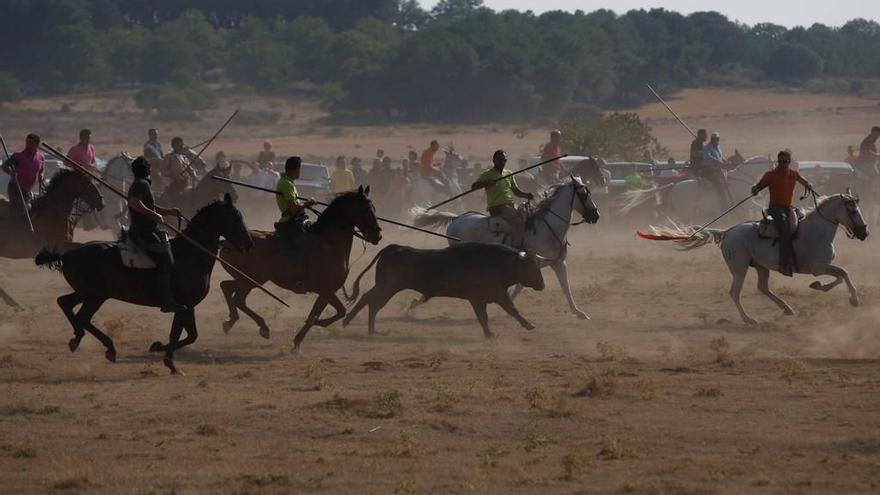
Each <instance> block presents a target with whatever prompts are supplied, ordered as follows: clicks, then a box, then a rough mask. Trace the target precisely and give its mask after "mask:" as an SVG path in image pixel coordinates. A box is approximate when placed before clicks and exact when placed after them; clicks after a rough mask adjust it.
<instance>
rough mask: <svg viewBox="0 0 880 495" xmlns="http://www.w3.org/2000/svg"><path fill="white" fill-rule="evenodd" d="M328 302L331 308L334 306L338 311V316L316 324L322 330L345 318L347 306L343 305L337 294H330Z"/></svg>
mask: <svg viewBox="0 0 880 495" xmlns="http://www.w3.org/2000/svg"><path fill="white" fill-rule="evenodd" d="M327 301H328V302H329V303H330V306H333V309H335V310H336V314H335V315H333V316H331V317H329V318H324V319H322V320H318V321H316V322H315V325H317V326H319V327H322V328H325V327H329V326H330V325H332V324H334V323H336V322H337V321H339V320H341V319H343V318H345V305H344V304H342V301H340V300H339V298H338V297H337V296H336V294H330V295H329V296H327ZM319 316H320V315H319Z"/></svg>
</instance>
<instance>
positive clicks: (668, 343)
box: [0, 91, 880, 494]
mask: <svg viewBox="0 0 880 495" xmlns="http://www.w3.org/2000/svg"><path fill="white" fill-rule="evenodd" d="M780 98H781V99H780V101H782V102H784V104H782V103H781V104H780V105H779V109H778V110H772V111H771V110H767V108H770V107H768V105H770V104H771V102H772V101H776V100H775V99H774V97H773V96H772V95H769V96H768V95H767V94H763V93H755V94H753V95H751V96H749V95H747V94H743V93H736V94H734V95H730V94H726V95H725V94H721V93H719V92H710V93H708V94H707V93H705V92H702V91H692V92H686V93H685V94H683V95H680V97H679V98H677V99H675V100H673V103H674V104H675V105H676V106H677V107H680V108H681V109H682V115H685V116H688V119H689V121H690V122H691V123H692V126H694V127H697V126H703V125H705V126H708V127H710V128H712V129H721V130H722V132H723V133H724V135H725V142H726V143H729V144H728V146H729V147H730V148H731V151H732V147H733V146H734V145H736V146H737V147H740V148H741V150H742V151H743V153H744V154H761V153H766V152H767V151H769V150H771V149H776V148H778V147H780V146H782V145H786V146H792V145H791V144H789V143H797V144H796V146H798V148H796V149H798V150H799V149H804V150H805V153H806V152H807V151H809V153H810V155H809V157H810V158H816V159H822V158H824V159H835V158H842V156H839V155H842V154H843V152H844V150H845V147H846V144H855V143H857V142H858V140H859V139H861V137H862V135H863V134H864V132H865V131H866V129H867V128H868V127H870V125H871V124H877V123H878V121H877V118H878V115H880V112H878V108H877V107H876V102H872V101H866V100H853V99H841V100H840V101H836V102H835V101H830V97H825V96H810V95H783V96H780ZM791 98H794V99H795V100H790V99H791ZM798 98H799V100H798ZM697 99H701V100H704V101H714V102H715V104H713V105H714V106H712V107H711V111H710V110H705V113H701V111H700V110H699V108H701V105H700V104H699V103H697V102H696V100H697ZM737 99H739V101H734V100H737ZM66 101H67V100H65V99H55V100H52V101H47V100H43V101H26V102H23V103H22V104H20V105H18V106H17V107H15V108H10V107H7V108H6V110H7V111H6V112H4V113H3V114H2V117H0V128H2V129H3V132H4V135H5V137H6V138H7V140H10V141H12V140H13V139H14V137H15V139H17V137H16V136H18V135H19V134H22V133H23V132H24V131H25V130H29V129H45V131H41V132H42V133H43V134H44V135H45V136H46V137H47V140H49V142H53V143H64V144H65V145H66V144H67V143H69V142H70V140H71V139H72V136H73V135H74V134H75V130H76V129H77V128H79V127H82V126H86V125H88V126H91V127H92V128H93V129H95V133H96V135H95V140H96V142H97V144H98V146H99V150H100V149H105V150H106V149H121V148H124V147H128V148H129V149H135V147H139V145H140V142H141V139H140V138H139V136H140V133H142V132H143V131H144V128H145V127H148V126H150V125H152V124H144V123H143V122H144V121H143V116H141V115H140V114H139V113H137V112H136V111H134V110H132V109H130V108H126V106H125V104H124V103H121V102H116V103H114V101H113V100H108V99H106V98H98V97H96V98H94V99H92V100H89V99H85V100H83V102H80V103H76V104H75V105H74V106H73V108H74V110H73V111H71V112H70V113H63V114H62V113H59V112H58V109H59V107H60V106H61V105H62V104H64V103H65V102H66ZM750 101H752V102H753V103H748V102H750ZM798 101H799V102H800V103H798ZM244 103H246V101H245V100H244V99H242V100H241V101H229V102H226V103H225V107H224V109H226V107H228V108H229V109H231V108H233V107H234V106H236V105H238V104H244ZM269 103H271V102H266V101H261V102H260V104H261V105H268V104H269ZM89 105H91V107H90V106H89ZM113 105H118V106H119V108H117V109H115V110H114V109H113ZM80 106H82V108H80ZM838 107H840V109H838ZM705 108H709V107H705ZM820 108H821V109H820ZM111 111H113V112H114V113H113V115H112V116H111V115H110V114H109V112H111ZM315 112H316V110H315V108H314V107H313V106H312V107H309V108H304V109H302V110H301V111H300V110H291V111H290V112H288V111H287V110H285V117H284V118H282V121H281V123H280V124H279V126H277V127H276V128H274V129H273V130H271V131H270V130H269V129H268V128H265V129H261V128H258V127H245V126H235V125H233V126H231V127H230V129H229V133H228V134H224V136H223V138H222V139H221V140H220V141H218V144H217V146H218V149H227V150H230V151H231V152H232V153H233V154H234V153H239V154H241V155H245V154H246V153H251V152H252V151H253V152H255V151H256V150H257V149H258V147H259V144H260V142H261V141H262V139H264V138H266V137H269V138H271V139H273V140H274V141H275V143H276V145H277V147H278V148H279V153H292V152H294V151H296V152H301V153H302V154H304V155H306V154H312V155H314V156H318V157H321V156H333V155H334V154H337V153H343V154H347V155H350V154H352V153H360V154H361V156H363V157H367V156H372V152H373V150H374V149H375V148H376V147H378V146H382V147H384V148H385V149H386V150H388V151H389V153H391V154H394V155H396V156H399V155H400V154H402V153H404V152H405V151H406V150H407V148H408V147H419V148H420V147H421V146H423V143H425V142H426V141H427V140H429V139H430V138H432V137H437V138H438V139H440V140H441V142H444V141H452V140H454V141H455V142H456V145H457V146H458V147H459V148H460V149H462V150H463V151H465V152H466V154H468V155H470V156H472V157H477V158H478V157H479V156H481V155H487V154H489V153H491V150H493V149H494V148H496V147H499V146H500V147H508V148H509V149H511V150H514V153H516V154H525V153H529V152H531V151H532V150H535V149H536V148H537V145H538V144H539V143H540V142H541V141H542V140H543V139H544V131H543V130H531V131H529V132H528V134H527V135H526V136H525V138H524V139H519V138H517V137H516V136H515V135H514V133H513V128H514V126H497V127H494V126H470V127H468V126H451V127H449V128H438V127H428V126H414V127H402V126H394V127H382V128H379V127H374V128H347V127H346V128H339V129H336V128H330V127H323V126H320V125H317V124H310V123H309V120H308V118H307V116H308V115H314V114H315ZM643 112H644V115H645V116H646V117H647V118H650V119H651V122H652V124H653V125H654V126H655V129H656V130H657V132H658V134H659V135H660V136H661V139H662V140H663V142H664V144H666V145H667V146H669V147H670V148H672V150H673V152H675V153H677V152H678V151H679V150H684V149H686V146H687V144H688V140H687V139H686V136H683V135H682V132H681V131H680V129H678V128H677V125H678V124H676V123H674V122H670V121H669V119H668V118H667V117H666V116H664V115H663V114H662V113H661V112H658V111H657V109H656V108H655V107H654V106H649V107H646V108H645V109H643ZM216 114H217V119H216V120H217V121H218V122H217V124H214V123H213V121H212V122H210V123H209V122H203V123H199V124H194V125H190V126H188V127H187V128H186V129H182V128H180V127H178V125H175V126H166V127H163V126H161V125H159V127H161V128H162V129H163V130H162V132H163V135H164V136H166V137H170V136H169V135H170V134H175V133H177V132H180V133H182V134H185V135H186V136H192V138H191V139H192V140H193V141H198V140H201V139H204V138H207V137H208V136H209V135H210V134H211V133H212V132H213V131H212V130H211V128H212V127H215V126H216V125H219V122H222V120H223V117H222V114H223V111H218V112H217V113H216ZM703 115H705V116H703ZM310 126H314V127H313V128H312V127H310ZM184 131H185V132H184ZM306 131H309V132H306ZM776 132H778V136H779V138H778V139H776V134H774V133H776ZM337 134H338V135H337ZM740 143H741V144H740ZM299 150H302V151H299ZM256 226H262V227H265V226H266V225H265V224H257V225H256ZM107 235H108V234H99V235H98V237H102V236H103V237H104V238H106V236H107ZM91 238H95V234H92V233H85V232H80V231H78V232H77V239H78V240H87V239H91ZM570 239H571V242H572V247H571V250H570V257H569V265H570V273H571V279H572V287H573V291H574V294H575V297H576V299H577V300H578V301H579V303H580V305H581V308H582V309H584V310H585V311H587V312H588V313H590V315H591V316H592V319H591V320H590V321H582V320H578V319H576V318H575V317H574V316H573V315H571V314H570V313H569V312H568V308H567V305H566V304H565V303H564V300H563V298H562V294H561V291H560V290H559V288H558V284H557V283H556V280H555V277H553V274H552V272H550V271H549V270H545V272H544V275H545V279H546V281H547V288H546V289H545V290H544V291H542V292H531V291H529V292H526V293H524V294H523V295H522V296H521V297H520V298H519V299H518V300H517V305H518V307H519V309H520V310H521V312H522V313H523V314H524V316H525V317H526V318H528V319H530V320H531V321H532V322H534V323H535V324H536V325H537V327H538V328H537V329H536V330H533V331H531V332H527V331H525V330H523V329H522V328H520V327H519V325H518V324H516V322H514V321H513V320H512V319H510V318H509V317H507V316H506V315H504V314H503V313H502V311H501V310H500V309H499V308H491V309H490V324H491V325H492V328H493V330H494V331H496V333H497V334H498V337H497V338H495V339H492V340H486V339H484V338H483V336H482V332H481V331H480V329H479V327H478V325H477V323H476V320H475V318H474V317H473V314H472V312H471V310H470V307H469V305H468V304H467V303H466V302H464V301H456V300H451V299H445V300H436V301H432V302H430V303H429V304H428V305H426V306H424V307H421V308H419V309H417V310H416V311H415V312H414V313H413V314H412V315H411V316H410V317H405V316H404V311H403V309H404V307H405V306H406V305H407V304H408V302H409V300H410V299H411V298H412V297H413V294H410V293H403V294H400V295H398V297H397V298H395V299H394V300H392V302H391V303H390V304H389V305H388V306H387V307H386V308H385V310H384V311H383V312H382V313H380V316H379V322H378V325H379V330H380V331H383V332H387V334H385V335H379V336H374V337H370V336H368V335H367V332H366V321H365V317H364V316H360V317H358V318H357V319H356V320H354V321H353V322H352V324H351V325H350V326H349V327H347V328H342V326H341V325H336V326H333V327H331V328H328V329H313V330H312V332H311V333H310V335H309V337H308V338H307V339H306V340H305V342H304V344H303V349H302V352H301V353H300V354H298V355H292V354H290V353H289V349H290V345H291V341H292V338H293V334H294V333H295V331H296V330H297V329H298V328H299V326H300V325H301V324H302V321H303V319H304V317H305V315H306V313H307V311H308V308H309V307H310V306H311V304H312V302H313V298H314V296H297V295H294V294H292V293H288V292H283V291H282V295H283V297H284V299H285V300H287V301H288V302H289V303H290V304H291V306H292V308H291V309H284V308H282V307H281V306H280V305H278V304H277V303H275V302H274V301H272V300H271V299H270V298H268V297H267V296H265V295H262V294H259V293H254V294H252V296H251V298H250V303H251V307H253V308H255V309H256V310H257V311H258V312H259V313H261V314H262V315H263V316H265V317H266V319H267V321H268V323H269V325H270V327H271V328H272V330H273V335H272V338H271V339H270V340H264V339H262V338H260V336H259V335H258V333H257V327H256V325H255V324H253V323H252V322H250V321H249V320H247V319H244V318H245V317H244V316H243V319H242V320H241V321H240V322H239V323H238V325H237V326H236V327H235V328H234V329H233V330H232V332H231V333H230V334H224V333H223V331H222V329H221V323H222V322H223V321H224V319H225V317H226V307H225V303H224V302H223V299H222V294H221V293H220V291H219V289H218V287H217V284H218V283H219V282H220V281H222V280H224V279H226V278H227V275H226V273H225V272H224V271H223V270H222V269H220V268H217V269H216V270H215V272H214V276H213V290H212V292H211V294H209V296H208V298H207V299H206V300H205V301H204V302H203V303H202V305H200V306H199V307H198V309H197V321H198V325H199V331H200V337H199V340H198V341H197V342H196V343H195V344H194V345H193V346H191V347H190V348H188V349H186V350H184V351H181V352H178V353H177V360H176V361H177V365H178V366H179V367H180V368H181V369H182V370H183V371H184V372H185V373H186V376H171V375H169V373H168V372H167V370H166V369H165V368H164V367H163V366H162V364H161V359H160V356H157V355H153V354H150V353H148V352H147V349H148V347H149V345H150V343H152V342H153V341H155V340H163V341H164V340H166V339H167V338H168V337H167V335H168V330H169V326H170V321H171V319H170V317H169V316H167V315H162V314H160V313H159V312H158V311H157V310H152V309H144V308H138V307H134V306H129V305H125V304H122V303H115V302H110V303H108V304H107V305H105V306H104V308H102V310H101V311H100V312H99V313H98V315H97V316H96V318H95V322H96V323H97V324H98V326H99V327H101V328H103V329H105V330H107V331H108V332H109V334H110V335H111V336H112V337H113V338H114V339H115V342H116V347H117V349H118V351H119V360H118V362H117V363H115V364H112V363H109V362H107V361H106V360H105V359H104V357H103V349H102V348H101V347H100V344H99V343H98V342H97V341H95V340H94V339H92V338H90V337H86V338H85V339H84V340H83V345H82V346H81V347H80V349H79V350H78V351H77V352H76V353H74V354H71V353H70V351H69V350H68V348H67V341H68V339H69V338H70V337H71V334H72V329H71V328H70V327H69V325H68V323H67V322H66V320H65V319H64V317H63V315H62V313H61V311H60V310H59V309H58V307H57V306H56V304H55V298H56V297H58V296H59V295H62V294H64V293H66V291H67V290H68V289H67V286H66V284H65V283H64V281H63V279H62V277H61V276H60V274H58V273H54V272H50V271H48V270H43V269H37V268H35V267H34V266H33V265H32V263H30V262H28V261H27V260H19V261H11V260H6V259H2V260H0V270H2V274H3V276H2V279H0V286H2V287H3V288H4V289H6V291H7V292H9V293H10V294H11V295H12V296H13V297H15V298H16V299H17V300H18V301H19V302H20V303H21V304H22V305H23V306H24V307H25V309H24V310H22V311H15V310H13V309H11V308H9V307H5V306H0V493H108V494H109V493H113V494H116V493H131V494H166V493H174V494H186V493H303V492H319V493H376V494H385V493H398V494H408V493H505V494H510V493H535V492H545V493H639V494H641V493H646V494H712V493H773V494H776V493H786V494H789V493H835V494H839V493H877V492H878V491H880V433H878V431H880V428H878V427H880V417H878V415H877V411H878V409H880V398H878V387H880V335H878V331H877V329H878V323H880V283H878V281H877V280H878V279H877V277H876V274H875V272H876V270H877V268H878V267H880V253H878V250H877V249H875V247H876V242H877V241H876V239H874V238H873V237H872V238H869V239H868V241H866V242H864V243H862V242H858V241H855V240H849V239H846V238H845V237H844V236H843V235H840V236H839V237H838V241H837V244H838V246H837V247H838V261H839V263H840V264H841V265H843V266H844V267H846V268H848V269H849V270H850V272H851V273H852V274H853V277H854V281H855V283H856V285H857V286H858V288H859V290H860V291H861V298H862V306H861V307H859V308H853V307H851V306H850V305H849V303H848V301H847V299H848V296H847V294H846V291H845V288H844V287H843V286H841V287H839V288H836V289H834V290H833V291H831V292H829V293H819V292H815V291H813V290H811V289H809V288H808V287H807V286H808V284H809V283H810V282H811V281H812V280H813V278H811V277H805V276H799V277H796V278H794V279H786V278H783V277H781V276H778V275H774V276H773V277H771V286H772V287H774V288H775V289H776V290H777V292H778V293H779V294H780V295H781V296H782V297H783V298H785V299H786V300H788V301H789V302H790V303H791V304H792V305H793V306H794V307H795V309H796V311H797V314H796V315H795V316H788V317H786V316H783V315H782V314H781V312H780V311H779V310H778V309H777V308H776V306H775V305H774V304H772V303H771V301H769V300H768V299H766V298H765V297H764V296H762V295H760V294H759V293H758V292H757V290H756V288H755V285H756V277H755V275H754V274H753V273H752V274H750V275H749V278H748V280H747V287H746V289H745V291H744V304H745V305H746V308H747V309H748V310H750V312H751V313H752V316H754V317H756V318H757V319H758V320H759V321H760V322H761V323H760V324H759V325H757V326H746V325H744V324H742V323H740V322H739V320H738V316H737V313H736V310H735V308H734V306H733V304H732V303H731V301H730V300H729V297H728V296H727V289H728V286H729V283H730V277H729V274H728V272H727V269H726V267H725V266H724V264H723V261H722V259H721V253H720V252H719V250H718V248H717V247H714V246H710V247H704V248H702V249H700V250H698V251H693V252H689V253H681V252H677V251H675V250H673V249H672V248H671V246H668V245H664V244H662V243H650V242H648V241H643V240H638V239H636V238H635V237H634V236H633V232H632V231H631V230H627V229H623V228H619V227H617V226H615V225H613V224H611V223H610V221H608V220H606V219H604V218H603V220H600V223H599V224H598V225H594V226H579V227H576V228H575V229H574V230H573V231H572V234H571V238H570ZM390 242H398V243H404V244H412V245H417V246H435V247H437V246H440V245H442V244H441V243H442V241H440V240H438V239H434V238H430V237H428V236H425V235H421V234H416V235H414V234H408V233H403V232H400V231H397V230H396V229H386V231H385V239H384V240H383V242H382V243H381V244H380V246H379V248H381V247H382V246H384V245H387V244H388V243H390ZM376 249H377V248H374V247H370V248H369V249H367V250H366V253H365V254H364V255H363V256H361V250H360V246H355V251H354V252H353V253H352V261H353V268H352V271H353V272H359V271H360V270H361V269H362V268H363V267H364V266H366V264H367V263H368V262H369V260H370V259H371V257H372V255H373V254H374V253H375V252H376ZM350 278H353V277H350ZM367 280H368V283H367V284H366V286H367V287H369V286H371V285H372V277H367ZM349 283H350V282H349Z"/></svg>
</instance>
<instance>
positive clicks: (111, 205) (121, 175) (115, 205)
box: [82, 151, 134, 231]
mask: <svg viewBox="0 0 880 495" xmlns="http://www.w3.org/2000/svg"><path fill="white" fill-rule="evenodd" d="M133 160H134V158H133V157H132V156H131V155H129V154H128V153H126V152H124V151H123V152H121V153H120V154H118V155H116V156H114V157H113V158H111V159H110V160H109V161H107V165H106V166H105V167H104V171H103V172H102V173H101V178H102V179H104V180H105V181H107V182H108V183H110V184H112V185H113V186H114V187H116V188H117V189H119V190H120V191H128V187H129V186H130V185H131V183H132V182H134V175H133V174H132V173H131V162H132V161H133ZM114 198H115V197H114ZM127 212H128V204H127V203H126V201H125V200H123V199H121V198H115V199H110V200H107V201H106V202H105V204H104V209H103V210H101V211H94V212H92V213H90V214H88V215H85V216H84V217H83V222H82V227H83V228H84V229H85V230H92V229H95V228H100V229H104V230H115V231H118V230H119V228H120V226H122V225H124V224H125V215H126V213H127Z"/></svg>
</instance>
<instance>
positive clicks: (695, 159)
mask: <svg viewBox="0 0 880 495" xmlns="http://www.w3.org/2000/svg"><path fill="white" fill-rule="evenodd" d="M707 139H709V133H708V132H707V131H706V129H700V130H698V131H697V137H695V138H694V140H693V141H691V155H690V161H689V162H688V167H689V169H690V170H689V172H690V173H691V175H693V177H694V178H698V177H700V172H702V169H703V146H705V145H706V140H707Z"/></svg>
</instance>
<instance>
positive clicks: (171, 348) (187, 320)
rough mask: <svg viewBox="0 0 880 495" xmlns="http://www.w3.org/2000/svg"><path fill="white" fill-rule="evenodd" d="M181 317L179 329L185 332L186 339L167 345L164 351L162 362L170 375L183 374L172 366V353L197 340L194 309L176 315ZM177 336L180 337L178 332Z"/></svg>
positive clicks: (197, 333)
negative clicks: (169, 371)
mask: <svg viewBox="0 0 880 495" xmlns="http://www.w3.org/2000/svg"><path fill="white" fill-rule="evenodd" d="M178 314H180V315H181V328H182V329H184V330H186V337H185V338H184V339H183V340H180V341H178V342H175V343H174V344H172V343H170V342H169V343H168V348H167V350H166V351H165V359H163V360H162V362H163V363H164V364H165V366H167V367H168V369H170V370H171V372H172V373H180V374H183V372H182V371H180V370H178V369H177V366H175V365H174V353H175V352H176V351H177V350H179V349H182V348H184V347H186V346H188V345H190V344H192V343H194V342H195V341H196V339H198V338H199V332H198V330H196V312H195V309H193V308H189V309H188V310H186V311H183V312H181V313H178ZM177 334H178V336H180V330H178V332H177Z"/></svg>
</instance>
